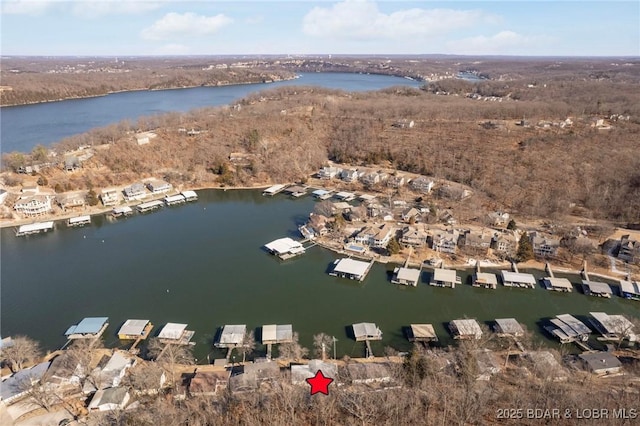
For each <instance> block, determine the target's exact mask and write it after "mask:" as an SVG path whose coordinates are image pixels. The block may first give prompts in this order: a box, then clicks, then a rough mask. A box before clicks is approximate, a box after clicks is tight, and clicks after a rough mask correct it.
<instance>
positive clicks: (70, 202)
mask: <svg viewBox="0 0 640 426" xmlns="http://www.w3.org/2000/svg"><path fill="white" fill-rule="evenodd" d="M86 199H87V194H86V193H85V192H67V193H64V194H58V195H56V203H58V205H59V206H60V208H62V210H67V209H73V208H78V207H84V206H85V205H86V203H87V201H86Z"/></svg>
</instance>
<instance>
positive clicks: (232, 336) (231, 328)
mask: <svg viewBox="0 0 640 426" xmlns="http://www.w3.org/2000/svg"><path fill="white" fill-rule="evenodd" d="M246 331H247V326H246V325H244V324H241V325H225V326H224V327H223V328H222V333H221V334H220V341H219V344H221V345H240V344H242V342H243V341H244V335H245V333H246Z"/></svg>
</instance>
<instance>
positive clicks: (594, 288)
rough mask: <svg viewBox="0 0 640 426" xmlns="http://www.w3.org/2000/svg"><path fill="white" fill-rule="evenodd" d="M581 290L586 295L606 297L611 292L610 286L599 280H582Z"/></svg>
mask: <svg viewBox="0 0 640 426" xmlns="http://www.w3.org/2000/svg"><path fill="white" fill-rule="evenodd" d="M582 291H584V294H586V295H587V296H597V297H606V298H607V299H608V298H610V297H611V295H612V294H613V290H612V289H611V286H610V285H609V284H607V283H603V282H601V281H588V280H582Z"/></svg>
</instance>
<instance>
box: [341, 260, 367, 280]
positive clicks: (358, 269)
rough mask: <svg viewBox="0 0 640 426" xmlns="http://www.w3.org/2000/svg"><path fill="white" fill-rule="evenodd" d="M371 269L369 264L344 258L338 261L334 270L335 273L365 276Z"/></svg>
mask: <svg viewBox="0 0 640 426" xmlns="http://www.w3.org/2000/svg"><path fill="white" fill-rule="evenodd" d="M368 269H369V263H368V262H363V261H361V260H353V259H351V258H344V259H340V260H338V263H336V264H335V267H334V268H333V270H334V272H338V273H343V274H349V275H357V276H363V275H364V274H366V273H367V270H368Z"/></svg>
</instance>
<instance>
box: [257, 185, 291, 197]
mask: <svg viewBox="0 0 640 426" xmlns="http://www.w3.org/2000/svg"><path fill="white" fill-rule="evenodd" d="M286 186H287V185H273V186H270V187H269V188H267V189H265V190H264V191H262V195H268V196H270V197H271V196H274V195H276V194H277V193H279V192H282V190H283V189H284V188H285V187H286Z"/></svg>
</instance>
